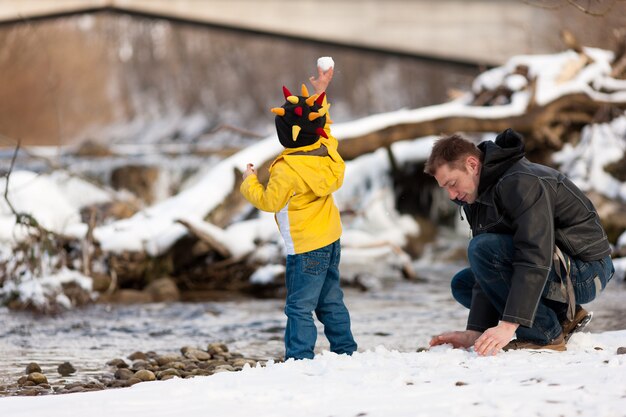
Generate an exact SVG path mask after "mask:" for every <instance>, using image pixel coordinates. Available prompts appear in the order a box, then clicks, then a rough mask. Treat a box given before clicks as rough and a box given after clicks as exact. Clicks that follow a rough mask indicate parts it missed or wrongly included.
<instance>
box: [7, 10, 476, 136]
mask: <svg viewBox="0 0 626 417" xmlns="http://www.w3.org/2000/svg"><path fill="white" fill-rule="evenodd" d="M0 45H2V50H1V51H0V74H1V75H2V80H1V82H0V135H4V136H7V137H10V138H15V139H21V140H23V141H24V143H25V144H30V145H34V144H42V145H43V144H46V145H50V144H70V143H75V142H79V141H83V140H85V139H94V140H98V141H103V142H107V143H110V142H129V143H140V142H158V141H161V140H163V139H166V138H171V137H174V136H183V137H184V138H183V139H185V138H186V139H189V136H193V135H194V134H195V133H197V131H202V130H209V131H210V130H215V129H217V128H218V127H220V126H225V125H228V126H234V127H236V128H238V129H241V130H247V131H252V132H254V133H256V134H258V135H260V136H265V135H268V134H270V133H271V132H272V129H273V116H272V115H271V113H270V112H269V109H270V108H271V107H274V106H276V105H280V104H281V103H282V101H283V97H282V90H281V87H282V85H283V84H284V85H286V86H288V88H290V89H291V90H292V91H299V88H300V84H301V83H302V82H305V81H306V80H307V79H308V77H309V76H311V75H314V74H315V71H316V69H315V63H316V60H317V58H318V57H319V56H326V55H330V56H332V57H333V58H334V59H335V62H336V65H337V69H336V72H335V79H334V81H333V84H332V85H331V88H330V90H329V94H330V100H331V102H332V104H333V107H332V115H333V119H334V120H335V121H337V122H341V121H346V120H351V119H354V118H357V117H363V116H367V115H370V114H374V113H380V112H385V111H392V110H397V109H400V108H416V107H422V106H427V105H430V104H435V103H441V102H444V101H446V100H448V89H454V88H457V89H467V88H468V87H469V85H470V82H471V80H472V79H473V77H474V76H475V75H476V74H477V73H478V72H479V68H478V67H477V66H472V65H461V64H455V63H448V62H442V61H436V60H428V59H421V58H418V57H411V56H397V55H393V54H386V53H381V52H376V51H368V50H360V49H354V48H350V47H344V46H337V45H328V44H320V43H317V42H312V41H306V40H300V39H290V38H283V37H279V36H275V35H265V34H261V33H253V32H241V31H237V30H231V29H225V28H220V27H210V26H206V25H201V24H191V23H187V22H181V21H172V20H170V19H166V18H151V17H146V16H144V15H129V14H125V13H118V12H116V11H105V12H95V13H91V12H90V13H83V14H72V15H68V16H61V17H55V18H48V19H42V20H35V21H33V22H31V23H28V24H24V23H23V22H21V21H18V22H14V23H11V24H5V25H0ZM190 130H196V132H195V133H194V132H190ZM224 133H227V132H224ZM231 133H232V131H231ZM235 138H236V135H231V136H225V137H222V138H221V140H224V141H226V142H229V141H232V140H234V139H235ZM0 139H2V138H1V136H0ZM1 145H11V143H3V141H2V140H0V146H1Z"/></svg>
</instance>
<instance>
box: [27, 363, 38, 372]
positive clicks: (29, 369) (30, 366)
mask: <svg viewBox="0 0 626 417" xmlns="http://www.w3.org/2000/svg"><path fill="white" fill-rule="evenodd" d="M33 372H41V367H40V366H39V364H38V363H37V362H31V363H29V364H28V365H27V366H26V375H28V374H32V373H33Z"/></svg>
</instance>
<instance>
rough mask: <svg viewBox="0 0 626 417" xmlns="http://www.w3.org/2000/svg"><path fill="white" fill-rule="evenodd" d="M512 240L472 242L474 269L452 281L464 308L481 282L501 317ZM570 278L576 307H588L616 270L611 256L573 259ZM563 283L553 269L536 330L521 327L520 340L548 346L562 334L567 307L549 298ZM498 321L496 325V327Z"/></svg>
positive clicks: (490, 237)
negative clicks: (552, 284) (559, 283)
mask: <svg viewBox="0 0 626 417" xmlns="http://www.w3.org/2000/svg"><path fill="white" fill-rule="evenodd" d="M514 250H515V248H514V246H513V238H512V236H510V235H501V234H495V233H484V234H482V235H478V236H476V237H474V238H473V239H472V240H471V241H470V245H469V247H468V250H467V256H468V258H469V261H470V265H471V268H466V269H463V270H461V271H459V272H458V273H457V274H456V275H455V276H454V277H453V278H452V282H451V286H452V296H453V297H454V298H455V299H456V300H457V301H458V302H459V303H460V304H462V305H463V306H465V307H467V308H470V305H471V302H472V288H473V287H474V283H475V282H478V284H479V285H480V287H481V289H482V290H483V292H484V293H485V295H486V296H487V298H488V299H489V301H490V302H491V304H492V306H493V307H494V308H495V310H497V312H498V314H499V315H500V316H501V315H502V313H503V311H504V307H505V305H506V300H507V297H508V294H509V289H510V281H511V276H512V275H513V266H512V264H513V261H512V259H513V253H514ZM563 255H564V256H566V257H567V258H569V259H570V262H571V278H572V282H573V286H574V293H575V295H576V303H577V304H585V303H588V302H590V301H592V300H593V299H594V298H596V297H597V296H598V295H599V294H600V291H602V290H603V289H604V287H606V284H607V282H608V281H609V280H610V279H611V277H612V276H613V272H614V271H615V269H614V268H613V263H612V262H611V257H610V256H607V257H606V258H604V259H600V260H598V261H590V262H584V261H581V260H579V259H576V258H570V257H569V256H568V255H567V254H563ZM553 282H554V283H556V282H560V278H559V277H558V276H557V274H556V272H555V268H554V267H553V268H551V271H550V274H549V275H548V281H547V283H546V286H545V288H544V291H543V296H542V298H541V300H540V302H539V305H538V307H537V312H536V314H535V321H534V324H533V327H530V328H529V327H523V326H520V327H518V329H517V332H516V333H517V337H518V338H520V339H523V340H529V341H532V342H536V343H538V344H542V345H545V344H548V343H549V342H550V341H551V340H552V339H554V338H555V337H557V336H558V335H559V334H560V333H561V324H560V322H561V321H562V320H563V318H564V316H565V310H566V308H567V304H563V303H558V302H554V301H552V300H550V299H547V298H546V297H547V296H548V292H549V290H550V286H551V283H553ZM496 324H497V321H496V322H494V323H493V325H494V326H495V325H496Z"/></svg>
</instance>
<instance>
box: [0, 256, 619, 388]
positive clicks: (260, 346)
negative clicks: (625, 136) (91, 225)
mask: <svg viewBox="0 0 626 417" xmlns="http://www.w3.org/2000/svg"><path fill="white" fill-rule="evenodd" d="M415 266H416V270H417V271H419V274H420V276H421V277H424V281H421V282H408V281H394V282H387V283H385V285H384V286H383V287H382V288H380V289H377V290H375V291H369V292H361V291H359V290H356V289H352V288H347V289H346V290H345V293H346V303H347V305H348V308H349V310H350V313H351V316H352V322H353V332H354V335H355V338H356V340H357V343H358V344H359V350H367V349H372V348H374V347H376V346H378V345H384V346H386V347H387V348H389V349H397V350H400V351H412V350H415V349H417V348H419V347H424V346H427V345H428V341H429V340H430V337H431V335H433V334H436V333H438V332H441V331H445V330H455V329H462V328H464V325H465V319H466V317H467V311H466V310H464V309H463V308H462V307H461V306H459V305H458V304H456V302H454V300H453V299H452V297H451V295H450V292H449V281H450V277H451V276H452V275H453V274H454V272H456V271H457V270H458V269H459V268H460V267H462V266H463V265H452V264H430V263H428V264H427V263H424V262H422V263H416V265H415ZM624 300H626V282H624V281H619V282H618V281H616V280H615V281H612V282H610V283H609V285H608V286H607V289H606V290H605V292H604V293H603V295H602V296H601V297H599V298H598V299H597V300H596V301H594V302H593V303H591V304H589V305H587V306H586V307H587V308H588V309H589V310H593V311H594V319H593V321H592V322H591V324H590V325H589V327H588V328H587V329H586V331H587V330H588V331H591V332H601V331H607V330H619V329H625V328H626V303H624ZM282 309H283V300H276V299H270V300H256V299H246V300H241V299H238V300H233V301H222V302H202V303H171V304H147V305H131V306H117V305H115V306H112V305H100V304H97V305H93V306H91V307H88V308H84V309H80V310H75V311H70V312H67V313H65V314H63V315H60V316H56V317H37V316H33V315H31V314H28V313H15V312H9V311H8V310H7V309H1V310H0V323H1V326H0V386H2V385H9V384H13V383H15V382H16V381H17V379H18V378H19V377H20V376H22V375H24V372H25V368H26V365H27V364H28V363H30V362H37V363H38V364H39V365H40V366H41V367H42V371H43V373H44V374H45V375H46V376H47V377H48V379H49V381H50V383H51V385H53V386H54V385H58V384H62V383H68V382H74V381H88V380H89V379H90V378H94V377H96V376H97V375H101V374H102V373H103V372H106V371H107V369H108V367H107V366H106V362H108V361H109V360H111V359H114V358H127V357H128V355H130V354H131V353H133V352H135V351H144V352H146V351H155V352H157V353H159V354H164V353H180V348H181V347H183V346H195V347H201V348H206V345H207V344H208V343H211V342H224V343H226V344H227V345H228V346H229V348H230V350H231V351H235V352H240V353H242V354H244V355H245V356H246V357H251V358H259V359H270V358H279V357H282V354H283V342H282V340H283V331H284V326H285V317H284V314H283V312H282ZM318 328H319V329H320V337H319V338H318V343H317V350H318V351H321V350H323V349H328V342H327V341H326V339H325V337H324V336H323V333H321V328H320V327H319V326H318ZM625 344H626V341H625ZM65 361H69V362H70V363H72V364H73V365H74V367H75V368H76V369H77V372H76V373H75V374H73V375H72V376H71V377H66V378H63V377H61V376H60V375H59V374H58V373H57V366H58V365H59V364H61V363H63V362H65Z"/></svg>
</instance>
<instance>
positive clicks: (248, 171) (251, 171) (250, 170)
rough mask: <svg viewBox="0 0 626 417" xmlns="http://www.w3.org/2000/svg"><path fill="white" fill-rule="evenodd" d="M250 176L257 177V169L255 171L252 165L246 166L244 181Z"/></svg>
mask: <svg viewBox="0 0 626 417" xmlns="http://www.w3.org/2000/svg"><path fill="white" fill-rule="evenodd" d="M250 175H256V169H254V165H252V164H248V165H246V171H245V172H244V173H243V179H244V180H245V179H246V178H248V177H249V176H250Z"/></svg>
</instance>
